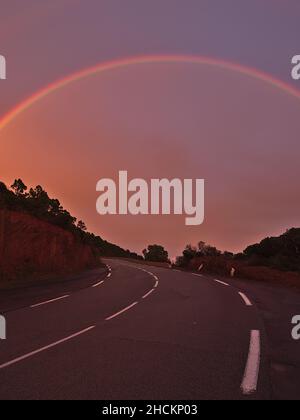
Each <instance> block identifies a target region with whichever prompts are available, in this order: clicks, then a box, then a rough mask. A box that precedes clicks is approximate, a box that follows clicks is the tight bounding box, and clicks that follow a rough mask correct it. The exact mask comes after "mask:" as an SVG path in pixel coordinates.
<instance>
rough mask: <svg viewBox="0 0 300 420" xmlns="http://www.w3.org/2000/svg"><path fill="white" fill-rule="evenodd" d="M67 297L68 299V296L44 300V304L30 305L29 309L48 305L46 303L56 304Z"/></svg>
mask: <svg viewBox="0 0 300 420" xmlns="http://www.w3.org/2000/svg"><path fill="white" fill-rule="evenodd" d="M68 297H70V295H64V296H60V297H58V298H55V299H51V300H46V301H45V302H40V303H36V304H35V305H31V306H30V308H37V307H39V306H43V305H48V303H53V302H57V301H58V300H62V299H66V298H68Z"/></svg>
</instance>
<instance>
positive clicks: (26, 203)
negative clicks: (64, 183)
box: [0, 179, 142, 259]
mask: <svg viewBox="0 0 300 420" xmlns="http://www.w3.org/2000/svg"><path fill="white" fill-rule="evenodd" d="M1 208H2V209H3V208H4V209H8V210H14V211H20V212H25V213H28V214H30V215H32V216H35V217H37V218H39V219H41V220H44V221H45V222H48V223H51V224H53V225H56V226H59V227H61V228H63V229H65V230H67V231H69V232H72V233H73V234H74V235H76V236H77V238H78V240H80V241H82V242H84V243H86V244H89V245H90V246H92V247H94V248H97V249H98V250H99V251H100V254H101V255H103V256H112V257H125V258H136V259H139V258H142V257H140V256H138V255H137V254H135V253H132V252H130V251H129V250H124V249H122V248H120V247H119V246H117V245H114V244H111V243H109V242H107V241H105V240H103V239H102V238H101V237H100V236H95V235H94V234H93V233H89V232H88V231H87V228H86V225H85V223H84V222H83V221H82V220H80V221H78V222H77V219H76V217H73V216H72V215H71V214H70V213H69V212H68V211H67V210H65V209H64V208H63V207H62V205H61V204H60V202H59V201H58V200H57V199H53V198H50V197H49V195H48V193H47V192H46V191H45V190H44V189H43V188H42V187H41V186H40V185H38V186H37V187H35V188H30V189H29V191H28V188H27V186H26V185H25V184H24V182H23V181H22V180H21V179H16V180H15V182H14V183H13V184H12V186H11V189H9V188H7V186H6V185H5V184H4V183H3V182H0V209H1Z"/></svg>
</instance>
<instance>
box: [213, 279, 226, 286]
mask: <svg viewBox="0 0 300 420" xmlns="http://www.w3.org/2000/svg"><path fill="white" fill-rule="evenodd" d="M215 282H217V283H219V284H222V285H223V286H229V284H228V283H225V282H224V281H221V280H217V279H215Z"/></svg>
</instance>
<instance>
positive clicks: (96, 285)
mask: <svg viewBox="0 0 300 420" xmlns="http://www.w3.org/2000/svg"><path fill="white" fill-rule="evenodd" d="M103 283H104V280H102V281H99V283H96V284H94V285H93V286H92V287H98V286H100V285H101V284H103Z"/></svg>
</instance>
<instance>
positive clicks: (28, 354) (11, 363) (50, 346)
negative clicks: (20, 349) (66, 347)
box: [0, 325, 95, 370]
mask: <svg viewBox="0 0 300 420" xmlns="http://www.w3.org/2000/svg"><path fill="white" fill-rule="evenodd" d="M94 328H95V325H93V326H91V327H88V328H86V329H84V330H82V331H79V332H77V333H75V334H72V335H69V336H68V337H66V338H63V339H62V340H59V341H56V342H55V343H52V344H49V345H48V346H45V347H41V348H40V349H37V350H34V351H32V352H30V353H27V354H25V355H24V356H20V357H17V358H16V359H13V360H11V361H9V362H6V363H3V364H2V365H0V370H1V369H4V368H7V367H9V366H11V365H14V364H16V363H19V362H21V361H22V360H25V359H28V358H30V357H32V356H35V355H36V354H39V353H42V352H43V351H46V350H49V349H51V348H53V347H56V346H58V345H59V344H62V343H65V342H66V341H69V340H72V339H73V338H76V337H78V336H79V335H82V334H85V333H87V332H88V331H91V330H92V329H94Z"/></svg>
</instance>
